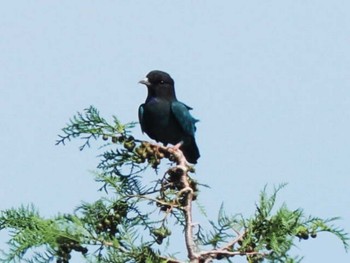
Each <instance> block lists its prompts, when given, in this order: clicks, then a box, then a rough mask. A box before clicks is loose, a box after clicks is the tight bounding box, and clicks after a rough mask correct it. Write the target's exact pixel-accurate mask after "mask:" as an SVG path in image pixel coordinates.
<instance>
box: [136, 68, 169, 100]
mask: <svg viewBox="0 0 350 263" xmlns="http://www.w3.org/2000/svg"><path fill="white" fill-rule="evenodd" d="M139 83H141V84H144V85H146V86H147V88H148V96H149V97H159V98H167V99H175V98H176V97H175V89H174V80H173V79H172V78H171V77H170V75H169V74H168V73H166V72H164V71H160V70H153V71H151V72H150V73H148V74H147V76H146V77H145V78H144V79H142V80H140V81H139Z"/></svg>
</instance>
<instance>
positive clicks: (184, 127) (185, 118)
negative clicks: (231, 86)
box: [139, 70, 200, 163]
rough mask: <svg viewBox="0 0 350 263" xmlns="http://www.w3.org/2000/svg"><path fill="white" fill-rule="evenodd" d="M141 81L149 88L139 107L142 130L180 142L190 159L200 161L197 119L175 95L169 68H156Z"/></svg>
mask: <svg viewBox="0 0 350 263" xmlns="http://www.w3.org/2000/svg"><path fill="white" fill-rule="evenodd" d="M139 83H141V84H144V85H146V86H147V89H148V95H147V98H146V101H145V103H144V104H142V105H141V106H140V107H139V121H140V124H141V129H142V132H145V133H146V134H147V135H148V136H149V137H151V138H152V139H154V140H156V141H157V142H162V143H163V144H164V145H167V144H168V143H170V144H173V145H177V144H179V143H181V146H180V150H181V151H182V152H183V154H184V155H185V157H186V159H187V161H188V162H190V163H197V160H198V158H199V157H200V154H199V150H198V147H197V144H196V140H195V138H194V134H195V131H196V126H195V123H196V122H197V121H198V120H196V119H195V118H193V117H192V116H191V114H190V112H189V110H192V108H191V107H189V106H187V105H186V104H184V103H182V102H180V101H178V100H177V99H176V95H175V88H174V80H173V79H172V78H171V77H170V75H169V74H168V73H166V72H163V71H159V70H153V71H151V72H150V73H148V75H147V76H146V78H144V79H143V80H141V81H140V82H139Z"/></svg>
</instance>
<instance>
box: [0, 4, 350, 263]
mask: <svg viewBox="0 0 350 263" xmlns="http://www.w3.org/2000/svg"><path fill="white" fill-rule="evenodd" d="M349 10H350V2H349V1H347V0H346V1H345V0H344V1H340V0H334V1H325V0H308V1H305V0H303V1H301V0H300V1H295V0H293V1H289V0H288V1H276V0H271V1H228V0H227V1H153V0H152V1H151V0H150V1H86V0H85V1H82V0H80V1H66V0H63V1H6V2H3V3H2V5H1V9H0V36H1V37H0V109H1V113H2V129H1V130H0V147H1V158H0V164H1V167H2V170H1V185H2V187H1V191H0V200H1V202H0V209H6V208H9V207H13V206H14V207H17V206H19V205H21V204H27V203H31V202H32V203H34V204H35V205H36V206H37V207H38V208H39V209H40V211H41V212H42V214H43V215H45V216H50V215H54V214H56V213H57V212H71V211H72V210H73V209H74V208H75V207H76V206H77V205H78V204H79V203H80V201H81V200H85V201H93V200H95V199H96V198H97V197H98V196H99V193H97V192H96V190H97V186H98V185H97V184H96V183H94V182H93V180H92V176H91V175H90V174H89V171H90V170H93V169H94V168H95V166H96V164H97V159H96V158H95V156H96V155H97V151H96V148H94V149H91V150H86V151H84V152H79V151H78V147H77V146H78V143H77V142H74V143H71V144H68V146H66V147H61V146H60V147H58V146H55V140H56V139H57V134H58V133H60V129H61V128H63V127H64V126H65V124H66V122H67V121H68V119H69V118H70V117H71V116H72V115H73V114H74V113H75V112H77V111H81V110H82V109H84V108H86V107H88V106H89V105H94V106H96V107H97V108H98V109H99V110H100V112H101V114H102V115H103V116H106V117H108V116H111V115H113V114H115V115H117V116H118V117H119V118H120V119H121V120H122V121H123V122H128V121H136V120H137V108H138V106H139V105H140V104H141V103H142V102H143V101H144V99H145V97H146V89H145V88H144V87H143V86H142V85H138V84H137V82H138V80H140V79H141V78H142V77H144V76H145V75H146V74H147V73H148V72H149V71H150V70H153V69H160V70H164V71H167V72H168V73H170V74H171V76H172V77H173V78H174V79H175V84H176V90H177V96H178V98H179V99H180V100H181V101H183V102H185V103H186V104H188V105H190V106H192V107H193V108H194V111H193V115H194V116H195V117H197V118H199V119H200V120H201V121H200V122H199V123H198V132H197V141H198V145H199V148H200V150H201V155H202V157H201V158H200V159H199V163H198V165H197V175H196V176H198V179H199V180H200V181H201V182H202V183H206V184H209V185H210V186H211V187H212V188H211V189H209V190H203V192H202V194H201V196H200V202H201V203H202V204H203V205H205V206H207V208H208V211H209V214H210V215H215V213H216V210H217V209H218V207H219V206H220V204H221V202H222V201H224V202H225V204H226V208H227V211H228V212H231V213H232V214H235V213H239V212H242V213H243V214H245V215H250V214H251V213H253V211H254V207H255V202H256V200H257V198H258V194H259V191H260V190H261V189H262V188H263V187H264V185H265V184H269V185H273V184H279V183H282V182H288V183H289V185H288V187H287V188H285V190H283V192H282V193H281V195H280V200H281V201H285V202H286V203H287V204H288V205H289V207H290V208H292V209H296V208H298V207H302V208H304V209H305V212H306V213H308V214H312V215H315V216H320V217H333V216H341V217H342V218H343V220H342V221H339V222H338V223H337V224H339V225H340V226H343V227H345V228H346V230H347V231H350V226H349V222H350V210H349V205H350V191H349V187H350V160H349V157H350V138H349V137H350V136H349V134H350V78H349V67H350V18H349ZM135 135H137V136H139V137H140V138H147V137H146V136H145V135H141V132H140V131H139V129H138V128H136V129H135ZM96 145H97V144H96ZM0 237H1V240H4V235H3V234H2V235H0ZM179 242H181V240H179ZM295 252H296V253H298V254H300V255H304V256H305V260H304V262H334V261H335V260H336V261H337V262H348V261H349V259H350V255H349V254H346V253H345V252H344V250H343V247H342V244H341V243H340V241H338V240H337V239H336V238H334V237H332V236H331V235H329V234H320V235H319V237H318V238H317V239H315V240H310V241H307V242H301V243H300V244H299V248H298V249H295Z"/></svg>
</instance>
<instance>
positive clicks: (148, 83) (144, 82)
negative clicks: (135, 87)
mask: <svg viewBox="0 0 350 263" xmlns="http://www.w3.org/2000/svg"><path fill="white" fill-rule="evenodd" d="M139 83H140V84H144V85H146V86H149V85H151V83H150V82H149V80H148V78H144V79H141V80H140V81H139Z"/></svg>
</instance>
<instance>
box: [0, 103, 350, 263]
mask: <svg viewBox="0 0 350 263" xmlns="http://www.w3.org/2000/svg"><path fill="white" fill-rule="evenodd" d="M134 126H135V123H129V124H125V125H124V124H122V123H121V122H120V121H119V120H118V119H117V118H116V117H113V120H112V122H111V123H109V122H107V121H106V120H105V119H104V118H102V117H101V116H100V114H99V112H98V111H97V109H96V108H94V107H92V106H91V107H90V108H88V109H86V110H85V111H84V112H83V113H77V115H75V116H74V117H73V118H72V119H71V120H70V122H69V123H68V124H67V126H66V127H65V128H63V130H62V131H63V135H60V136H59V140H58V141H57V144H65V143H66V142H68V141H70V140H72V139H81V140H82V145H81V147H80V150H84V149H85V148H86V147H90V144H91V142H92V141H93V140H96V141H98V143H101V145H102V147H101V149H103V152H102V154H101V155H100V156H99V157H100V162H99V164H98V167H97V172H96V175H95V180H96V182H98V184H99V187H100V190H101V191H102V192H104V195H103V196H101V198H100V199H99V200H96V201H95V202H93V203H82V204H80V206H79V207H78V208H77V209H76V210H75V211H74V212H73V213H71V214H58V215H57V216H55V217H53V218H43V217H42V216H40V213H39V212H38V210H37V209H36V208H35V207H34V206H33V205H29V206H22V207H20V208H12V209H8V210H5V211H1V212H0V230H7V231H8V233H9V240H8V248H7V249H5V250H3V251H2V256H1V261H2V262H57V263H67V262H70V259H71V257H72V255H73V253H78V254H81V256H82V258H83V259H84V260H85V261H86V262H106V263H107V262H108V263H111V262H115V263H128V262H129V263H132V262H135V263H166V262H168V263H180V262H191V263H208V262H214V261H219V260H222V261H224V262H234V261H235V258H236V257H245V258H246V260H247V262H250V263H257V262H263V261H264V262H287V263H293V262H300V261H301V259H302V258H300V257H292V256H291V255H290V254H289V252H290V249H291V247H292V246H293V244H294V243H295V242H296V241H298V240H307V239H309V238H310V237H311V238H316V237H317V234H318V233H319V232H329V233H331V234H333V235H335V236H337V237H338V238H339V239H340V241H341V242H342V243H343V245H344V247H345V249H348V234H347V233H345V231H344V230H343V229H341V228H338V227H336V226H334V225H333V223H334V221H336V220H337V219H338V218H336V217H335V218H329V219H321V218H317V217H311V216H306V215H305V214H304V212H303V210H302V209H294V210H290V209H289V208H288V207H287V205H286V204H283V205H282V206H281V207H276V205H275V202H276V198H277V194H278V192H279V191H280V190H281V189H282V188H283V187H284V186H285V185H284V184H282V185H280V186H278V187H276V188H275V189H273V191H272V193H271V194H268V191H267V189H266V188H265V189H263V191H262V192H261V193H260V199H259V201H258V202H257V204H256V212H255V214H254V215H253V216H251V217H247V218H245V217H243V216H241V215H233V216H229V215H228V211H225V209H224V207H223V206H222V207H221V209H220V211H219V212H218V218H217V220H215V221H214V220H209V219H208V222H209V225H210V227H211V228H210V229H204V228H203V227H202V226H201V224H194V222H198V219H195V220H194V219H193V216H194V215H193V212H192V211H193V209H192V206H193V205H194V204H195V203H196V199H197V198H198V197H199V194H200V192H199V189H202V192H203V191H205V189H203V185H201V184H199V182H198V181H197V178H200V177H199V176H194V168H193V167H192V166H191V165H189V164H188V163H187V161H186V159H185V158H184V156H183V154H182V152H181V151H180V150H178V149H175V148H173V147H164V146H160V145H158V144H154V143H150V142H146V141H141V140H137V139H135V138H134V137H133V136H132V135H131V129H132V128H133V127H134ZM169 161H170V162H169ZM161 163H162V164H161ZM161 169H165V170H164V171H163V172H164V175H161V173H160V170H161ZM149 171H153V172H156V173H158V174H159V177H158V179H157V180H156V181H153V182H147V181H146V180H145V174H146V173H147V172H149ZM203 217H204V216H203ZM174 225H175V226H174ZM176 226H177V227H179V229H180V230H182V231H179V232H180V233H183V239H182V240H183V243H184V247H185V248H186V254H187V258H186V259H184V258H182V259H180V258H177V256H176V255H177V254H176V252H177V251H172V249H171V247H172V242H174V239H172V236H173V233H172V231H171V230H172V229H173V228H174V227H176ZM176 242H179V241H178V238H177V241H176Z"/></svg>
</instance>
